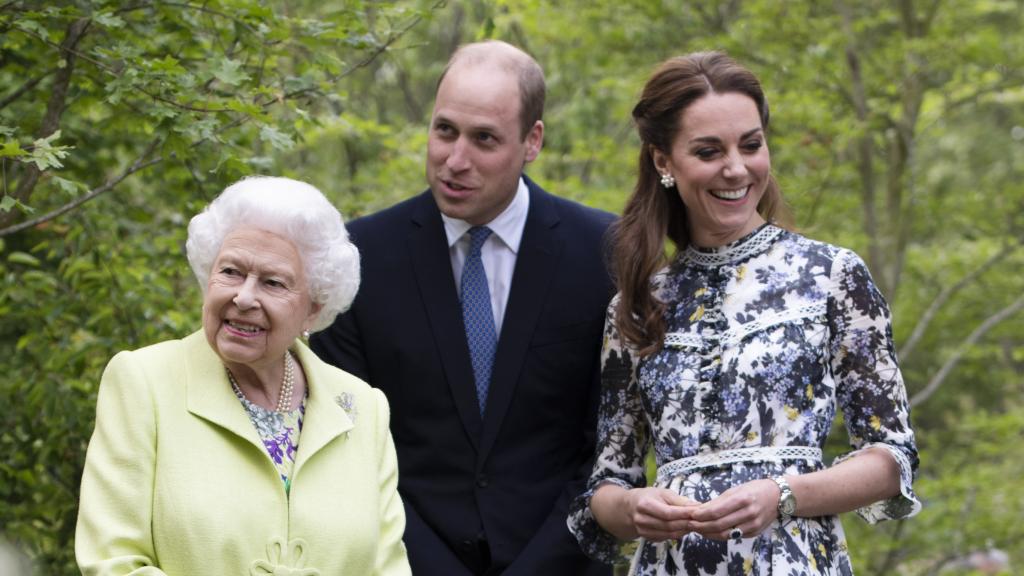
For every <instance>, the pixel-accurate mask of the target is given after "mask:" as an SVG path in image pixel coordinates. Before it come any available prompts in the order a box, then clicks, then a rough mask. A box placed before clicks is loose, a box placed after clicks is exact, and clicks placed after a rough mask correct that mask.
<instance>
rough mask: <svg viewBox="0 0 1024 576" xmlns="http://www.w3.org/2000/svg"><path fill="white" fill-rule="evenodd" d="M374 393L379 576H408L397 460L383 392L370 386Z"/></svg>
mask: <svg viewBox="0 0 1024 576" xmlns="http://www.w3.org/2000/svg"><path fill="white" fill-rule="evenodd" d="M372 392H373V394H374V395H376V396H377V436H378V438H379V442H378V451H379V454H380V468H379V472H378V476H379V485H380V540H379V541H378V542H377V566H376V568H375V571H374V574H378V575H380V576H408V575H409V574H410V569H409V560H408V558H407V556H406V550H405V544H404V543H403V542H402V535H403V534H404V533H405V509H404V507H403V506H402V499H401V497H399V495H398V459H397V458H396V456H395V443H394V441H393V440H392V438H391V430H390V427H389V426H388V423H389V421H390V410H389V409H388V401H387V398H386V397H385V396H384V393H383V392H381V391H380V390H378V389H376V388H373V389H372Z"/></svg>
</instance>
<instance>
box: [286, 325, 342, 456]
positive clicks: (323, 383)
mask: <svg viewBox="0 0 1024 576" xmlns="http://www.w3.org/2000/svg"><path fill="white" fill-rule="evenodd" d="M292 348H293V349H294V350H295V352H296V355H297V356H298V357H299V362H300V363H301V364H302V369H303V370H304V371H305V373H306V385H307V386H309V398H308V399H307V400H306V416H305V418H304V420H303V424H302V433H301V434H300V435H299V452H298V454H296V456H295V469H294V471H293V472H292V475H293V476H295V475H298V473H299V470H300V469H301V468H302V466H303V465H304V464H305V463H306V462H308V461H309V460H310V459H311V458H312V457H313V456H314V455H316V453H317V452H318V451H320V450H321V449H322V448H323V447H324V446H327V444H329V443H330V442H331V441H333V440H334V439H335V438H337V437H339V436H341V435H342V434H344V433H346V432H348V431H349V430H351V429H352V427H353V426H354V423H353V421H352V418H351V417H350V416H349V414H348V413H347V412H346V411H345V406H343V405H347V403H349V402H351V397H350V398H347V399H346V398H345V396H344V393H343V391H342V390H340V389H337V388H336V387H335V386H331V385H330V383H331V380H332V379H331V376H330V374H329V373H328V371H330V370H334V368H333V367H330V366H328V365H327V364H324V363H323V362H322V361H321V360H320V359H319V358H317V356H316V355H315V354H313V352H312V351H311V350H310V349H309V347H307V346H306V345H305V344H303V343H302V342H299V341H296V343H295V345H294V346H293V347H292Z"/></svg>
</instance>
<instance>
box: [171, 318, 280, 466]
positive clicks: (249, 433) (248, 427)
mask: <svg viewBox="0 0 1024 576" xmlns="http://www.w3.org/2000/svg"><path fill="white" fill-rule="evenodd" d="M182 344H183V345H184V346H185V358H187V359H188V360H187V361H188V368H187V370H188V382H187V384H186V386H187V392H186V393H187V395H188V400H187V402H188V411H189V412H191V413H192V414H194V415H196V416H198V417H200V418H203V419H204V420H208V421H210V422H212V423H213V424H216V425H217V426H220V427H221V428H224V429H225V430H227V431H228V432H231V433H233V434H235V435H236V436H239V437H241V438H243V439H245V440H246V441H247V442H249V443H250V444H252V445H253V446H255V447H257V448H259V449H260V450H264V447H263V442H262V441H260V438H259V434H257V433H256V428H255V427H254V426H253V425H252V422H250V421H249V415H248V414H246V413H245V409H244V408H243V407H242V404H241V403H240V402H239V401H238V398H237V397H236V396H235V393H234V392H233V391H232V390H231V384H230V383H229V382H228V376H227V372H225V371H224V364H223V363H221V361H220V358H218V357H217V354H216V353H215V352H214V351H213V349H211V348H210V345H209V343H208V342H207V341H206V336H205V335H204V334H203V332H202V330H200V331H198V332H195V333H193V334H191V335H190V336H188V337H187V338H185V339H184V340H182Z"/></svg>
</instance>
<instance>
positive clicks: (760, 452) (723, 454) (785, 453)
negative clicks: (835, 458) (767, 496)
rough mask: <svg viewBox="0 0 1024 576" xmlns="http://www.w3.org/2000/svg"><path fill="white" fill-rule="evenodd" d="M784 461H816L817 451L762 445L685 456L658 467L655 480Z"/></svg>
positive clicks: (818, 450) (659, 483) (819, 459)
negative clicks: (737, 464) (710, 469)
mask: <svg viewBox="0 0 1024 576" xmlns="http://www.w3.org/2000/svg"><path fill="white" fill-rule="evenodd" d="M784 460H808V461H813V462H816V463H820V462H821V450H820V449H819V448H812V447H810V446H763V447H758V448H736V449H734V450H722V451H720V452H711V453H709V454H699V455H697V456H689V457H686V458H680V459H679V460H673V461H672V462H669V463H668V464H664V465H662V466H659V467H658V478H657V483H658V485H661V486H664V485H666V484H667V483H668V482H669V481H670V480H671V479H672V478H674V477H677V476H685V475H687V474H689V473H691V472H694V471H696V470H700V469H701V468H711V467H718V466H725V465H726V464H735V463H737V462H782V461H784Z"/></svg>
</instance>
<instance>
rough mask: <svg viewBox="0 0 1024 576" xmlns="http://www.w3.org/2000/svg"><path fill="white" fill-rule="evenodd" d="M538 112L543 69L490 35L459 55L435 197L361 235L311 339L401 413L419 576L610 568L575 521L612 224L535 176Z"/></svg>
mask: <svg viewBox="0 0 1024 576" xmlns="http://www.w3.org/2000/svg"><path fill="white" fill-rule="evenodd" d="M543 108H544V75H543V72H542V71H541V69H540V67H539V66H538V64H537V63H536V62H535V61H534V60H533V59H532V58H531V57H529V56H528V55H527V54H526V53H524V52H522V51H521V50H519V49H517V48H514V47H512V46H511V45H509V44H505V43H503V42H495V41H491V42H483V43H476V44H469V45H466V46H463V47H461V48H460V49H459V50H458V51H457V52H456V53H455V55H453V56H452V59H451V60H450V61H449V63H448V66H447V68H446V69H445V71H444V73H443V74H442V76H441V81H440V82H439V84H438V89H437V97H436V100H435V103H434V112H433V116H432V119H431V126H430V136H429V141H428V145H427V169H426V172H427V181H428V183H429V185H430V189H429V190H428V191H426V192H424V193H423V194H421V195H419V196H416V197H414V198H412V199H410V200H407V201H405V202H401V203H399V204H397V205H395V206H393V207H391V208H389V209H387V210H384V211H382V212H379V213H377V214H373V215H371V216H367V217H365V218H361V219H359V220H356V221H354V222H352V223H351V224H350V225H349V231H350V233H351V235H352V239H353V241H354V242H355V243H356V245H357V246H358V247H359V250H360V252H361V254H362V286H361V287H360V291H359V295H358V296H357V297H356V300H355V303H354V305H353V307H352V309H351V310H350V311H349V312H347V313H346V314H344V315H343V316H340V317H339V319H338V320H337V321H336V322H335V324H334V325H333V326H332V327H331V328H329V329H328V330H326V331H324V332H321V333H320V334H317V335H316V336H314V337H313V340H312V346H313V349H314V350H315V351H317V353H318V354H320V356H321V357H323V358H324V359H325V360H327V361H328V362H331V363H333V364H336V365H337V366H340V367H341V368H343V369H345V370H347V371H349V372H351V373H353V374H356V375H357V376H360V377H361V378H364V379H365V380H366V381H368V382H369V383H370V384H372V385H373V386H376V387H378V388H380V389H381V390H383V391H384V393H385V394H386V395H387V397H388V400H389V401H390V403H391V410H392V416H391V428H392V431H393V436H394V439H395V445H396V447H397V451H398V463H399V492H400V493H401V495H402V498H403V500H404V502H405V510H406V517H407V519H406V521H407V526H406V531H405V543H406V546H407V547H408V551H409V559H410V562H411V564H412V567H413V573H414V574H416V575H418V576H423V575H426V576H430V575H435V574H436V575H439V576H463V575H471V574H477V575H483V574H505V575H523V576H537V575H541V576H543V575H551V576H571V575H576V574H585V575H598V574H602V575H606V574H609V573H610V571H609V569H608V568H607V567H604V566H601V565H599V564H596V563H594V562H592V561H590V560H588V559H587V558H586V557H584V556H583V554H582V552H581V551H580V550H579V547H578V545H577V544H576V542H575V540H574V539H573V537H572V536H571V535H570V533H569V531H568V529H567V528H566V516H567V513H568V504H569V501H570V500H571V499H572V498H573V497H575V496H576V495H577V494H579V493H580V492H581V491H582V490H583V489H584V484H585V481H586V478H587V476H588V474H589V472H590V467H591V463H592V457H593V449H594V434H595V427H596V412H597V402H598V387H599V383H598V382H599V377H598V368H599V355H600V348H601V334H602V325H603V320H604V312H605V307H606V306H607V304H608V301H609V298H610V297H611V293H612V285H611V282H610V280H609V277H608V274H607V272H606V269H605V266H604V258H603V253H604V246H605V243H604V235H605V232H606V230H607V228H608V225H609V224H610V223H611V221H612V219H613V217H612V216H611V215H610V214H607V213H605V212H600V211H597V210H593V209H590V208H586V207H584V206H581V205H579V204H576V203H573V202H569V201H567V200H563V199H560V198H557V197H555V196H552V195H550V194H548V193H546V192H544V191H543V190H542V189H541V188H540V187H539V186H537V185H536V184H535V183H533V182H532V181H530V180H529V179H528V178H526V177H525V176H523V174H522V170H523V167H524V166H525V164H526V163H528V162H531V161H533V160H534V159H535V158H536V157H537V154H538V153H539V152H540V149H541V144H542V143H543V140H544V124H543V122H542V121H541V115H542V112H543ZM338 489H339V490H344V487H343V486H339V487H338Z"/></svg>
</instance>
